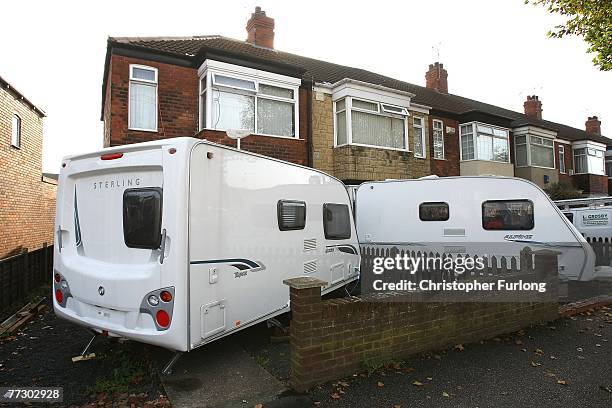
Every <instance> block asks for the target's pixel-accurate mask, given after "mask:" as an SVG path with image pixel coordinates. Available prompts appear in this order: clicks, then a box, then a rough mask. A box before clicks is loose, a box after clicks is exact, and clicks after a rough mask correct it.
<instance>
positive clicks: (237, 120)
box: [200, 61, 300, 138]
mask: <svg viewBox="0 0 612 408" xmlns="http://www.w3.org/2000/svg"><path fill="white" fill-rule="evenodd" d="M201 71H202V72H201V73H200V129H204V128H207V129H215V130H224V131H227V130H230V129H241V130H248V131H249V132H251V133H253V134H257V135H264V136H280V137H290V138H297V137H298V129H297V123H298V113H299V112H298V88H299V84H300V80H299V79H297V78H289V77H283V76H280V75H276V74H272V73H267V72H263V71H258V70H254V69H250V68H246V67H240V66H236V65H230V64H225V63H220V62H217V61H206V62H205V64H204V65H203V68H201Z"/></svg>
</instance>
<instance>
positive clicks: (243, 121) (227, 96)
mask: <svg viewBox="0 0 612 408" xmlns="http://www.w3.org/2000/svg"><path fill="white" fill-rule="evenodd" d="M212 96H213V98H212V99H213V101H212V112H211V114H212V128H213V129H245V130H250V131H252V132H254V131H255V97H253V96H247V95H239V94H234V93H230V92H224V91H218V90H215V91H214V92H213V95H212Z"/></svg>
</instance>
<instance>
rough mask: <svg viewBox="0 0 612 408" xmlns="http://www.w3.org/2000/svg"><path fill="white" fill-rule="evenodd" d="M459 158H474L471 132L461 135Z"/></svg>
mask: <svg viewBox="0 0 612 408" xmlns="http://www.w3.org/2000/svg"><path fill="white" fill-rule="evenodd" d="M461 158H462V160H473V159H474V139H473V137H472V135H471V134H468V135H463V136H461Z"/></svg>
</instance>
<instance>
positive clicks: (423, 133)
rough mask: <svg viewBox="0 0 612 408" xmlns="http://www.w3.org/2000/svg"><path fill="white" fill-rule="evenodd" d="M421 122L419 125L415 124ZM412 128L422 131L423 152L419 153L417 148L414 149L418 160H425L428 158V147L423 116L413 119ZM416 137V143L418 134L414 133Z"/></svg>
mask: <svg viewBox="0 0 612 408" xmlns="http://www.w3.org/2000/svg"><path fill="white" fill-rule="evenodd" d="M417 119H418V120H420V121H421V124H420V125H417V124H416V123H415V120H417ZM412 128H413V130H414V129H421V151H420V152H418V151H417V149H416V147H415V148H414V157H416V158H418V159H425V158H426V157H427V145H426V144H425V140H427V139H426V137H425V118H424V117H423V116H416V115H415V116H413V117H412ZM412 133H413V135H414V141H416V132H414V131H413V132H412Z"/></svg>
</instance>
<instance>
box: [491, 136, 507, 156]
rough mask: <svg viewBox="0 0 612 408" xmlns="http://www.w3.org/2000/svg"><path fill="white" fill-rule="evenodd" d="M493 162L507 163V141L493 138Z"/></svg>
mask: <svg viewBox="0 0 612 408" xmlns="http://www.w3.org/2000/svg"><path fill="white" fill-rule="evenodd" d="M493 160H497V161H506V162H507V161H508V140H507V139H500V138H499V137H494V138H493Z"/></svg>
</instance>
